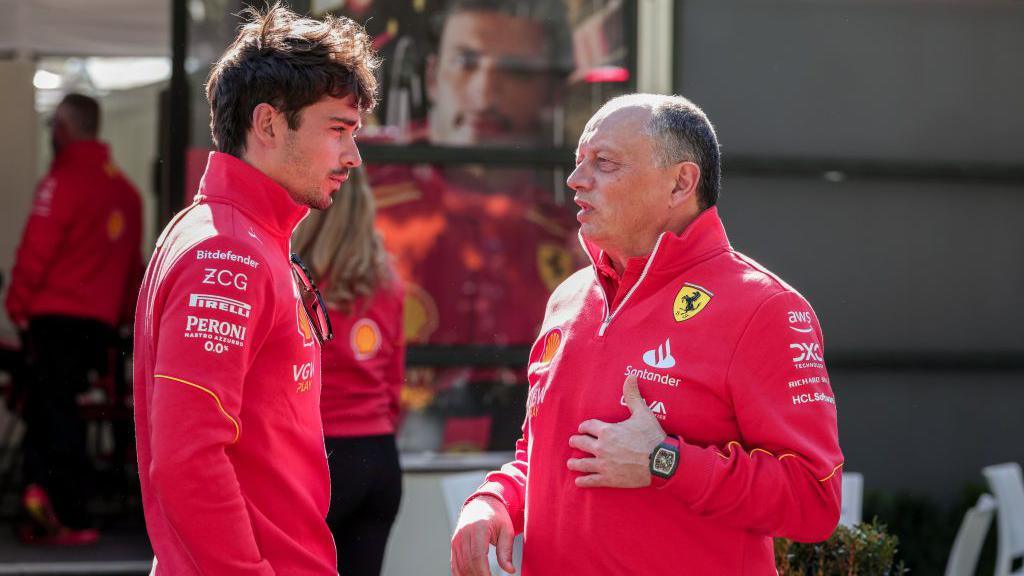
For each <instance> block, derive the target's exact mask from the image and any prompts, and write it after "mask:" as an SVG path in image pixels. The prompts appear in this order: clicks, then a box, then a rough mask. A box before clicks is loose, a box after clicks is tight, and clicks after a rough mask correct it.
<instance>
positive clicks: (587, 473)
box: [567, 376, 666, 488]
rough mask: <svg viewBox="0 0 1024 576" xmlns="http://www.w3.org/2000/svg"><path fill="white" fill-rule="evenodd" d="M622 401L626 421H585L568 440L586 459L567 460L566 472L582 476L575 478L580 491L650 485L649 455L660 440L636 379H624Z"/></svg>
mask: <svg viewBox="0 0 1024 576" xmlns="http://www.w3.org/2000/svg"><path fill="white" fill-rule="evenodd" d="M622 397H623V400H624V401H625V403H626V406H627V407H628V408H629V411H630V417H629V418H628V419H626V420H623V421H622V422H617V423H609V422H602V421H601V420H586V421H584V422H583V423H582V424H580V426H579V434H578V435H574V436H571V437H570V438H569V446H571V447H572V448H575V449H577V450H581V451H583V452H587V453H588V454H589V455H590V456H588V457H585V458H570V459H569V460H568V462H567V465H568V467H569V469H570V470H573V471H576V472H582V473H583V475H582V476H579V477H577V478H576V485H577V486H579V487H581V488H598V487H606V488H642V487H644V486H649V485H650V484H651V472H650V468H649V466H650V455H651V452H652V451H653V450H654V449H655V447H657V446H658V444H660V443H661V442H662V441H663V440H665V436H666V435H665V431H664V430H662V428H661V424H659V423H658V419H657V418H656V417H655V416H654V414H653V413H651V410H650V408H649V407H648V406H647V403H646V402H645V401H644V399H643V397H642V396H641V395H640V389H639V387H638V386H637V381H636V376H630V377H628V378H626V381H625V383H624V384H623V386H622Z"/></svg>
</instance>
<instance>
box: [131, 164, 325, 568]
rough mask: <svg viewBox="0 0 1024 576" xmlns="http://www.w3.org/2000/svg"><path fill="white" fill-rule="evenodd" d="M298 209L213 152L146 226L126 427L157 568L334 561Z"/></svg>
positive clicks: (316, 350)
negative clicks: (181, 202)
mask: <svg viewBox="0 0 1024 576" xmlns="http://www.w3.org/2000/svg"><path fill="white" fill-rule="evenodd" d="M306 212H307V209H306V208H304V207H301V206H299V205H297V204H295V203H294V202H293V201H292V200H291V198H290V197H289V195H288V193H287V192H286V191H285V190H284V189H283V188H281V187H280V186H279V185H277V184H276V183H274V182H273V181H272V180H270V179H269V178H268V177H267V176H265V175H264V174H263V173H261V172H259V171H258V170H256V169H255V168H253V167H251V166H249V165H248V164H246V163H245V162H243V161H242V160H239V159H238V158H235V157H233V156H230V155H227V154H221V153H212V154H211V155H210V160H209V163H208V165H207V168H206V173H205V174H204V176H203V180H202V184H201V185H200V190H199V193H198V194H197V195H196V198H195V202H194V203H193V204H192V205H191V206H190V207H189V208H187V209H186V210H184V211H183V212H182V213H180V214H179V215H178V216H176V217H175V219H174V220H173V221H172V222H171V224H170V225H168V227H167V228H166V229H165V230H164V232H163V233H162V234H161V236H160V238H159V240H157V246H156V251H155V253H154V254H153V258H152V260H151V261H150V264H149V268H148V270H147V272H146V277H145V279H144V281H143V285H142V290H141V294H140V296H139V304H138V308H137V311H136V324H135V366H134V369H135V425H136V436H137V443H138V455H139V475H140V476H141V479H142V497H143V507H144V511H145V516H146V528H147V530H148V532H149V537H150V541H151V543H152V545H153V551H154V553H155V555H156V561H157V569H156V574H158V575H161V574H163V575H173V576H178V575H181V574H217V575H218V576H221V575H224V576H227V575H231V574H246V575H250V574H303V575H304V574H318V575H319V574H336V573H337V567H336V556H335V548H334V540H333V538H332V537H331V533H330V531H329V530H328V528H327V525H326V522H325V517H326V515H327V509H328V505H329V502H330V482H329V477H328V469H327V457H326V453H325V450H324V439H323V430H322V428H321V426H320V347H319V345H318V343H317V342H316V338H315V336H314V333H313V331H312V329H311V326H310V323H309V319H308V317H307V316H306V313H305V311H304V309H303V308H302V306H301V303H300V300H299V296H298V291H297V288H296V286H295V282H294V280H293V277H292V272H291V266H290V263H289V239H290V237H291V234H292V230H293V229H294V228H295V226H296V224H298V222H299V221H300V220H301V219H302V218H303V217H304V216H305V214H306Z"/></svg>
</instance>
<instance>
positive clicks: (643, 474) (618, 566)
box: [452, 95, 843, 576]
mask: <svg viewBox="0 0 1024 576" xmlns="http://www.w3.org/2000/svg"><path fill="white" fill-rule="evenodd" d="M719 172H720V169H719V153H718V143H717V139H716V136H715V133H714V130H713V129H712V127H711V124H710V122H708V120H707V117H706V116H705V115H704V113H703V112H702V111H701V110H700V109H699V108H697V107H696V106H694V105H693V104H692V103H691V102H689V101H688V100H686V99H684V98H681V97H669V96H655V95H632V96H626V97H621V98H617V99H615V100H612V101H611V102H609V103H608V104H606V105H605V106H604V107H603V108H601V110H599V111H598V112H597V113H596V114H595V115H594V117H593V118H591V120H590V122H589V123H588V124H587V126H586V128H585V129H584V132H583V134H582V136H581V137H580V141H579V146H578V148H577V154H576V169H575V171H574V172H573V173H572V175H570V176H569V179H568V185H569V187H570V188H572V189H573V190H574V191H575V192H576V197H575V200H576V203H577V204H578V205H579V206H580V211H579V213H578V216H577V218H578V220H579V222H580V238H581V240H582V242H583V246H584V248H585V250H586V251H587V253H588V254H589V255H590V257H591V259H592V264H593V265H592V267H590V268H588V269H584V270H580V271H579V272H577V273H576V274H574V275H573V276H571V277H570V278H569V279H568V280H566V281H565V282H564V283H563V284H562V285H561V286H560V287H559V288H557V289H556V290H555V292H554V294H553V295H552V296H551V299H550V300H549V302H548V307H547V312H546V316H545V319H544V324H543V327H542V329H541V334H540V337H539V338H538V340H537V341H536V343H535V344H534V347H533V350H532V352H531V355H530V367H529V378H530V394H529V399H528V402H527V414H526V421H525V423H524V426H523V437H522V439H521V440H520V441H519V442H518V443H517V445H516V458H515V460H514V461H513V462H510V463H509V464H507V465H505V466H504V467H502V469H501V470H499V471H496V472H493V473H491V474H490V475H489V476H488V478H487V481H486V482H485V483H484V485H483V486H481V487H480V489H479V490H478V491H477V492H476V493H475V494H474V495H473V496H472V497H471V498H470V499H469V500H468V501H467V504H466V505H465V507H464V508H463V511H462V514H461V516H460V521H459V525H458V528H457V529H456V532H455V535H454V537H453V538H452V565H453V569H454V572H455V574H458V575H469V574H486V573H487V571H486V570H487V567H486V553H487V548H488V544H489V543H491V544H496V546H497V549H498V559H499V563H500V564H501V566H502V568H504V569H505V570H506V571H509V572H511V571H512V570H513V565H512V557H511V542H512V538H513V536H514V535H515V534H516V533H519V532H522V533H523V534H524V549H523V565H522V571H523V574H524V575H525V576H544V575H549V574H550V575H553V574H758V575H762V574H764V575H767V574H775V563H774V556H773V551H772V538H773V537H777V536H782V537H787V538H792V539H796V540H803V541H814V540H822V539H825V538H827V537H828V536H829V535H830V534H831V532H832V530H833V529H834V528H835V526H836V524H837V522H838V519H839V505H840V485H841V477H840V474H839V471H840V470H841V468H842V463H843V455H842V452H841V451H840V449H839V442H838V433H837V426H836V406H835V397H834V395H833V393H832V390H831V388H830V383H829V378H828V374H827V373H826V371H825V366H824V358H823V354H824V352H823V348H822V346H823V339H822V334H821V329H820V327H819V325H818V320H817V318H816V317H815V315H814V312H813V310H812V309H811V307H810V306H809V305H808V303H807V301H806V300H804V298H803V297H802V296H801V295H800V294H799V293H797V292H796V290H794V289H793V288H792V287H790V286H789V285H788V284H786V283H785V282H783V281H782V280H780V279H779V278H778V277H777V276H775V275H773V274H771V273H770V272H768V271H767V270H765V269H764V268H763V267H761V266H760V265H758V264H757V263H756V262H754V261H752V260H751V259H749V258H747V257H745V256H743V255H742V254H740V253H738V252H736V251H734V250H733V249H732V247H731V246H730V244H729V241H728V239H727V237H726V234H725V230H724V228H723V226H722V222H721V220H720V219H719V216H718V212H717V209H716V208H715V203H716V201H717V198H718V189H719Z"/></svg>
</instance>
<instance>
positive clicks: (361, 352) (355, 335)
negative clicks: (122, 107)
mask: <svg viewBox="0 0 1024 576" xmlns="http://www.w3.org/2000/svg"><path fill="white" fill-rule="evenodd" d="M349 342H350V344H351V345H352V354H353V355H354V356H355V358H356V360H369V359H370V358H373V357H374V356H376V355H377V352H379V351H380V343H381V336H380V326H377V323H376V322H374V321H373V320H371V319H369V318H360V319H359V320H357V321H356V323H355V324H353V325H352V334H351V336H350V337H349Z"/></svg>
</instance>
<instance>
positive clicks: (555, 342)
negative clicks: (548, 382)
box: [539, 328, 562, 365]
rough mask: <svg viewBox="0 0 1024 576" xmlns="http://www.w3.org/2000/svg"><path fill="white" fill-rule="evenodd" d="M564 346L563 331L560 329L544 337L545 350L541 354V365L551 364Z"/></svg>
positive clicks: (553, 330)
mask: <svg viewBox="0 0 1024 576" xmlns="http://www.w3.org/2000/svg"><path fill="white" fill-rule="evenodd" d="M561 345H562V331H561V330H560V329H558V328H554V329H552V330H551V331H550V332H548V333H547V335H546V336H544V348H543V350H542V351H541V353H540V361H539V362H540V364H541V365H546V364H550V363H551V361H552V360H553V359H554V358H555V354H557V353H558V349H559V348H560V347H561Z"/></svg>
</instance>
